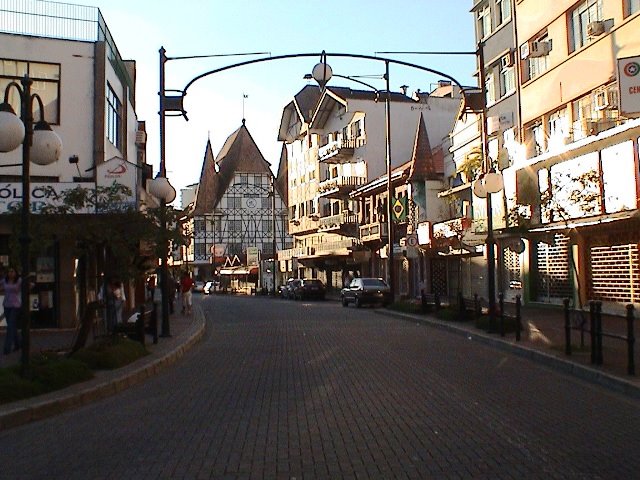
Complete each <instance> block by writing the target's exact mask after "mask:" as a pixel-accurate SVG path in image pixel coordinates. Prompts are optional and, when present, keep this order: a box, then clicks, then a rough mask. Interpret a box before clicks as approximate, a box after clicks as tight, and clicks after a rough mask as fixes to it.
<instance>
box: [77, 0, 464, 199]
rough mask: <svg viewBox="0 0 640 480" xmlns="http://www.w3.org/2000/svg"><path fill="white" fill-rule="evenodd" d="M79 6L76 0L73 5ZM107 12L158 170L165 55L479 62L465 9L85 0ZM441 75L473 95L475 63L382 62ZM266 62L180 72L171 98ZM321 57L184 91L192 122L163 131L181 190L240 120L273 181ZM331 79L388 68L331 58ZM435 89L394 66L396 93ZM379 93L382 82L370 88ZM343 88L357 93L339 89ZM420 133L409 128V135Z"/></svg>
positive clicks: (372, 2)
mask: <svg viewBox="0 0 640 480" xmlns="http://www.w3.org/2000/svg"><path fill="white" fill-rule="evenodd" d="M72 2H73V0H72ZM73 3H78V4H85V5H93V6H97V7H99V8H100V10H101V12H102V15H103V17H104V18H105V21H106V22H107V25H108V26H109V29H110V30H111V33H112V35H113V37H114V39H115V41H116V44H117V45H118V49H119V50H120V54H121V55H122V57H123V58H124V59H133V60H136V61H137V92H136V94H137V108H136V110H137V113H138V118H139V120H146V121H147V132H148V140H147V141H148V143H147V155H148V161H149V162H150V163H152V164H153V165H154V168H155V170H154V171H156V170H157V166H158V164H159V153H158V152H159V136H158V89H159V87H158V73H159V55H158V50H159V49H160V47H161V46H164V48H165V49H166V51H167V55H168V56H169V57H172V56H173V57H177V56H194V55H210V54H232V53H245V52H270V54H271V55H272V56H276V55H285V54H294V53H315V52H321V51H322V50H326V51H327V52H329V53H330V52H335V53H350V54H355V53H357V54H367V55H375V54H376V52H382V51H438V52H451V51H473V50H474V49H475V46H474V33H473V17H472V15H471V14H470V13H469V9H470V8H471V4H472V2H471V1H468V0H447V1H441V0H410V1H406V2H400V3H398V4H396V3H394V2H390V1H389V0H384V1H383V0H325V1H323V2H314V1H307V0H297V1H291V0H183V1H178V2H177V1H175V0H172V1H168V0H157V1H149V0H142V1H140V0H78V1H77V2H73ZM379 56H388V57H391V58H396V59H399V60H404V61H407V62H411V63H416V64H419V65H422V66H425V67H428V68H432V69H435V70H439V71H441V72H445V73H447V74H449V75H451V76H453V77H454V78H456V79H457V80H458V81H460V82H461V83H462V84H465V85H474V84H475V81H474V78H473V76H472V73H473V70H474V68H475V60H474V57H473V56H471V55H469V56H450V55H449V56H447V55H438V56H432V55H429V56H411V55H379ZM252 58H258V57H222V58H209V59H194V60H172V61H169V62H168V63H167V66H166V88H167V89H183V88H184V87H185V86H186V84H187V83H188V82H189V80H191V79H192V78H193V77H195V76H197V75H199V74H200V73H204V72H206V71H209V70H213V69H215V68H220V67H222V66H225V65H230V64H232V63H237V62H240V61H243V60H249V59H252ZM318 60H319V57H318V58H315V57H308V58H298V59H292V60H279V61H272V62H265V63H260V64H257V65H253V66H247V67H242V68H237V69H233V70H230V71H227V72H223V73H219V74H216V75H212V76H209V77H207V78H205V79H202V80H199V81H198V82H196V83H195V84H194V85H193V86H192V87H190V88H189V90H188V95H187V97H186V99H185V108H186V110H187V112H188V116H189V122H186V121H184V119H182V118H181V117H177V118H168V119H167V129H166V135H167V159H166V162H167V171H168V177H169V180H170V181H171V183H172V184H173V185H174V186H175V187H176V188H177V189H178V190H179V189H180V188H182V187H184V186H186V185H189V184H193V183H196V182H197V181H198V179H199V177H200V171H201V168H202V160H203V154H204V149H205V145H206V142H207V137H208V136H210V138H211V143H212V145H213V151H214V154H216V155H217V153H218V151H219V150H220V148H221V146H222V144H223V142H224V141H225V139H226V138H227V137H228V136H229V135H230V134H231V133H232V132H233V131H234V130H236V129H237V128H238V127H239V126H240V125H241V122H242V118H243V96H244V95H246V96H247V98H244V117H245V118H246V122H247V123H246V125H247V128H248V129H249V131H250V132H251V134H252V136H253V138H254V140H255V141H256V143H257V144H258V147H259V148H260V150H261V151H262V153H263V155H264V156H265V158H266V159H267V161H269V162H270V163H271V164H272V169H273V170H276V169H277V165H278V161H279V156H280V149H281V145H280V144H278V142H277V134H278V127H279V124H280V116H281V114H282V109H283V108H284V106H285V105H286V104H287V103H289V102H290V101H291V99H292V98H293V95H294V94H295V93H297V92H298V91H299V90H300V89H301V88H302V87H303V86H304V85H305V84H306V83H307V81H306V80H303V78H302V77H303V76H304V74H306V73H309V72H310V71H311V69H312V68H313V66H314V65H315V64H316V63H317V62H318ZM328 63H329V64H330V65H331V66H332V68H333V70H334V73H336V74H340V75H351V76H353V75H372V76H380V75H382V73H383V72H384V63H383V62H378V61H354V60H349V59H338V58H333V59H332V58H331V57H329V58H328ZM437 80H438V77H435V76H430V75H427V74H425V73H424V72H421V71H419V70H417V69H412V68H405V67H396V66H393V65H392V66H391V72H390V83H391V89H392V90H398V91H399V87H400V86H401V85H408V86H409V92H413V91H414V90H415V89H421V90H423V91H425V90H430V88H431V87H432V86H433V84H434V83H435V82H436V81H437ZM366 81H367V82H368V83H371V84H372V85H374V86H375V87H376V88H379V89H383V88H384V82H383V81H382V80H379V79H375V78H372V79H367V80H366ZM330 84H331V85H335V86H347V87H351V88H361V87H359V86H358V84H356V83H353V82H350V81H347V80H342V79H334V81H332V82H331V83H330ZM412 128H413V126H412Z"/></svg>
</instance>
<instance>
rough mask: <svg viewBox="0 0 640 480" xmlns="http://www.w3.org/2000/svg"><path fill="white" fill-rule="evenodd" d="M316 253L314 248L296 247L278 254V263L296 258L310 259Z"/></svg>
mask: <svg viewBox="0 0 640 480" xmlns="http://www.w3.org/2000/svg"><path fill="white" fill-rule="evenodd" d="M314 253H315V249H314V248H313V247H294V248H288V249H287V250H280V251H279V252H278V261H286V260H291V259H294V258H301V257H310V256H313V255H314Z"/></svg>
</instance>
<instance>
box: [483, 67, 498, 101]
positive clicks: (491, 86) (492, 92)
mask: <svg viewBox="0 0 640 480" xmlns="http://www.w3.org/2000/svg"><path fill="white" fill-rule="evenodd" d="M485 87H486V89H487V91H486V96H487V105H491V104H493V103H495V101H496V86H495V82H494V80H493V74H492V73H490V74H488V75H487V78H486V79H485Z"/></svg>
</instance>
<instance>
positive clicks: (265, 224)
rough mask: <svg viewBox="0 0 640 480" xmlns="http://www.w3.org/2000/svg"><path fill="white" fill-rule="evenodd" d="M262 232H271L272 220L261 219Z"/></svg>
mask: <svg viewBox="0 0 640 480" xmlns="http://www.w3.org/2000/svg"><path fill="white" fill-rule="evenodd" d="M262 231H263V232H266V233H271V232H272V231H273V220H272V219H268V220H267V219H264V218H263V219H262Z"/></svg>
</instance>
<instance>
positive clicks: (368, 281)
mask: <svg viewBox="0 0 640 480" xmlns="http://www.w3.org/2000/svg"><path fill="white" fill-rule="evenodd" d="M362 285H365V286H367V287H386V286H387V284H386V283H384V281H383V280H380V279H379V278H363V279H362Z"/></svg>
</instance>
